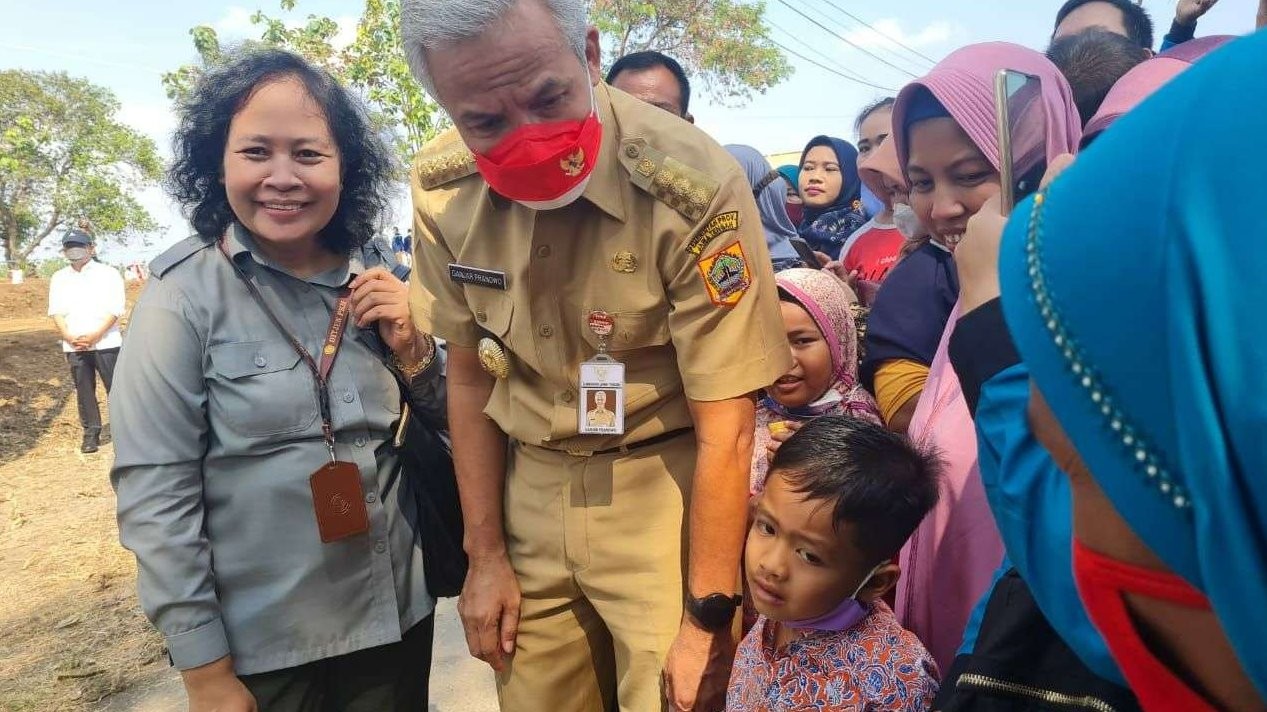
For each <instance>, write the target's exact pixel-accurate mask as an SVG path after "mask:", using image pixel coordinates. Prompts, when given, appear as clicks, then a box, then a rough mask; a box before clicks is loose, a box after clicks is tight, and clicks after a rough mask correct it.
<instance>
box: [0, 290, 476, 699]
mask: <svg viewBox="0 0 1267 712" xmlns="http://www.w3.org/2000/svg"><path fill="white" fill-rule="evenodd" d="M47 290H48V281H47V280H32V281H29V282H27V283H26V284H23V285H16V286H15V285H10V284H0V712H25V711H28V710H31V711H34V710H39V711H40V712H44V711H46V710H54V711H62V710H65V711H67V712H78V711H83V710H93V711H96V712H121V711H123V710H128V711H131V712H175V711H178V710H184V709H185V698H184V694H183V689H182V687H181V685H180V681H179V678H178V676H177V675H176V673H175V672H174V671H173V670H172V669H171V667H170V666H169V665H168V662H167V655H166V650H165V648H164V645H163V640H162V638H161V637H160V636H159V635H158V634H157V633H155V632H154V631H153V629H152V628H151V627H150V625H149V622H148V621H146V619H145V618H144V616H143V615H142V614H141V610H140V606H139V604H138V603H137V600H136V583H135V582H136V564H135V561H134V559H133V558H132V555H131V554H130V553H129V552H127V551H126V550H124V549H123V548H122V547H121V546H119V543H118V529H117V527H116V524H115V517H114V505H115V500H114V493H113V492H112V491H111V489H110V482H109V468H110V463H111V462H112V461H113V459H114V451H113V448H112V447H111V445H110V443H109V424H108V423H109V414H108V409H107V408H106V407H105V404H106V399H105V393H104V390H103V389H101V388H99V389H98V398H99V400H100V401H101V403H102V417H103V420H104V421H105V422H106V423H107V426H106V432H105V442H104V444H103V446H102V448H101V451H100V452H98V453H95V454H92V455H82V454H80V452H79V441H80V437H81V435H82V432H81V430H80V427H79V418H78V415H77V412H76V406H75V395H74V388H73V385H72V384H71V382H70V371H69V368H68V367H67V365H66V361H65V357H63V356H62V353H61V349H60V347H59V345H58V342H57V335H56V332H55V330H54V329H53V327H52V323H51V322H50V320H49V319H48V317H47V316H45V311H46V309H47V305H48V301H47V300H48V296H47V295H48V292H47ZM139 291H140V288H139V286H131V285H130V286H129V289H128V304H129V305H131V304H132V303H134V301H135V298H136V296H137V295H138V294H139ZM436 618H437V620H436V642H435V653H434V664H433V669H432V676H431V681H432V685H431V693H432V694H431V700H432V704H431V707H430V711H431V712H459V711H460V712H492V711H493V710H495V709H496V708H497V707H496V697H495V695H494V693H493V689H492V677H491V674H490V673H489V671H488V668H487V667H485V666H484V665H483V664H482V663H479V662H478V661H476V660H474V659H472V658H471V657H470V656H469V655H467V653H466V646H465V643H464V640H463V637H462V633H461V627H460V624H459V623H458V621H457V616H456V613H455V611H454V607H453V601H452V600H446V601H443V602H442V603H441V604H440V606H439V607H438V609H437V614H436Z"/></svg>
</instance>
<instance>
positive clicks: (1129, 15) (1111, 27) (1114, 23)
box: [1051, 0, 1153, 52]
mask: <svg viewBox="0 0 1267 712" xmlns="http://www.w3.org/2000/svg"><path fill="white" fill-rule="evenodd" d="M1092 27H1098V28H1100V29H1102V30H1108V31H1109V32H1114V33H1116V34H1119V35H1122V36H1123V37H1126V38H1128V39H1130V40H1131V41H1132V42H1134V43H1135V45H1136V46H1137V47H1139V48H1140V49H1143V50H1147V51H1150V52H1151V51H1152V49H1153V20H1152V18H1151V17H1149V16H1148V11H1147V10H1145V9H1144V8H1143V6H1141V5H1139V4H1137V3H1135V2H1132V0H1068V2H1066V3H1065V4H1064V5H1062V6H1061V8H1060V10H1059V11H1058V12H1057V13H1056V28H1055V30H1054V31H1053V32H1052V35H1051V38H1052V40H1053V41H1055V40H1058V39H1060V38H1061V37H1067V36H1069V35H1076V34H1078V33H1079V32H1082V31H1083V30H1086V29H1090V28H1092Z"/></svg>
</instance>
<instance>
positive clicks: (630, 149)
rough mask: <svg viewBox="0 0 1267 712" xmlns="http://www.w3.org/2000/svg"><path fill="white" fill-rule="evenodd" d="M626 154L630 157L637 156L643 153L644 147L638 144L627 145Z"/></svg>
mask: <svg viewBox="0 0 1267 712" xmlns="http://www.w3.org/2000/svg"><path fill="white" fill-rule="evenodd" d="M625 155H626V156H629V157H630V158H637V157H638V156H641V155H642V149H641V148H638V147H637V146H625Z"/></svg>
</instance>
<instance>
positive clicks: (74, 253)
mask: <svg viewBox="0 0 1267 712" xmlns="http://www.w3.org/2000/svg"><path fill="white" fill-rule="evenodd" d="M62 255H63V256H64V257H65V258H66V260H67V261H68V262H70V266H69V267H63V268H61V269H59V270H57V272H56V273H55V274H54V275H53V279H52V280H50V281H49V286H48V315H49V316H51V317H53V322H54V323H55V324H57V331H58V333H59V334H61V337H62V351H64V352H65V353H66V361H67V362H68V363H69V364H70V375H71V379H72V380H74V382H75V399H76V401H78V404H79V424H80V425H81V426H83V429H84V439H83V443H82V444H81V445H80V446H79V451H80V452H84V453H93V452H97V450H98V449H100V447H101V409H100V406H99V405H98V403H97V375H98V374H100V375H101V381H102V383H104V384H105V386H106V392H107V393H108V392H109V391H110V386H111V383H112V381H113V380H114V364H115V361H116V360H117V359H118V358H119V347H121V346H123V334H122V333H120V332H119V319H121V318H122V317H123V313H124V307H125V304H124V302H125V299H124V292H123V276H122V275H121V274H119V271H118V270H116V269H114V268H113V267H109V266H107V265H104V264H102V263H100V262H98V261H97V260H96V259H94V258H95V256H96V245H95V241H94V240H93V237H92V235H90V234H88V232H86V231H84V230H81V229H79V228H72V229H70V230H68V231H67V232H66V235H65V236H64V237H63V238H62Z"/></svg>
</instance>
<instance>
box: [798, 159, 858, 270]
mask: <svg viewBox="0 0 1267 712" xmlns="http://www.w3.org/2000/svg"><path fill="white" fill-rule="evenodd" d="M816 146H828V147H830V148H831V150H832V151H833V152H835V154H836V161H837V163H839V164H840V178H841V184H840V194H839V195H837V196H836V199H835V200H834V201H832V203H831V204H830V205H827V206H825V207H822V208H811V207H810V206H809V205H806V206H805V219H804V220H802V221H801V227H800V234H801V237H803V238H805V241H806V242H808V243H809V245H810V247H812V248H814V249H815V250H817V251H819V252H823V253H826V254H827V255H829V256H830V257H831V258H832V259H833V260H838V259H840V250H841V248H842V247H844V245H845V241H846V240H848V239H849V236H850V235H852V234H853V233H854V231H855V230H857V229H858V228H860V227H862V224H863V223H865V222H866V221H867V219H866V218H865V217H864V216H863V214H862V202H861V196H862V179H861V178H859V177H858V149H856V148H854V147H853V144H851V143H849V142H848V141H845V140H844V139H839V138H833V137H831V136H815V137H814V138H813V139H811V140H810V142H809V143H808V144H806V145H805V150H804V151H801V165H805V156H806V155H807V154H809V152H810V149H812V148H814V147H816Z"/></svg>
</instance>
